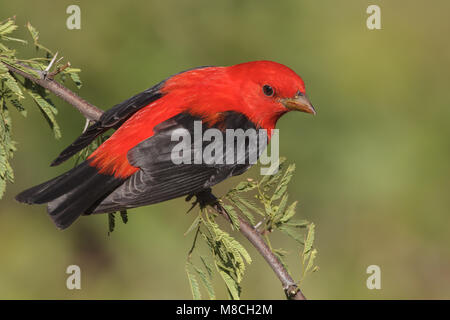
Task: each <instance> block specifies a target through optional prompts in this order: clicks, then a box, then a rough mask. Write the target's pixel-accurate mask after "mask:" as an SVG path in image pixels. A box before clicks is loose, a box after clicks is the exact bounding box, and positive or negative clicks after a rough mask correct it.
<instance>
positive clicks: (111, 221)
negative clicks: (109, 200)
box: [108, 213, 116, 235]
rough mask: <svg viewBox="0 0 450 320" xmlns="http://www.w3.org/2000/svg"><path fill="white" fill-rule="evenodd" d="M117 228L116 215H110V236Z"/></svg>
mask: <svg viewBox="0 0 450 320" xmlns="http://www.w3.org/2000/svg"><path fill="white" fill-rule="evenodd" d="M115 227H116V217H115V216H114V213H108V235H110V234H111V233H112V232H113V231H114V229H115Z"/></svg>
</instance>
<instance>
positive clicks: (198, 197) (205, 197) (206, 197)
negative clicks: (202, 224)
mask: <svg viewBox="0 0 450 320" xmlns="http://www.w3.org/2000/svg"><path fill="white" fill-rule="evenodd" d="M194 196H195V200H194V202H193V203H192V206H191V208H190V209H189V210H188V211H187V213H189V212H190V211H191V210H192V209H194V208H195V207H196V206H197V205H199V206H200V209H203V208H205V207H207V206H208V205H214V204H216V203H217V201H218V200H217V198H216V197H215V196H214V195H213V194H212V193H211V188H208V189H205V190H202V191H200V192H197V193H195V194H190V195H188V196H187V197H186V201H191V199H192V197H194Z"/></svg>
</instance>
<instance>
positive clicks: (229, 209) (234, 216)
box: [223, 204, 239, 230]
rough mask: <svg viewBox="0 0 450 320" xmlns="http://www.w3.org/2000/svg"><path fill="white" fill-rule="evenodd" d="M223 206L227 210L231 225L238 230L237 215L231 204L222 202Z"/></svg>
mask: <svg viewBox="0 0 450 320" xmlns="http://www.w3.org/2000/svg"><path fill="white" fill-rule="evenodd" d="M223 208H224V209H225V210H226V211H227V213H228V216H229V217H230V220H231V224H232V226H233V227H234V228H235V229H236V230H239V216H238V214H237V213H236V211H235V210H234V208H233V206H230V205H227V204H224V205H223Z"/></svg>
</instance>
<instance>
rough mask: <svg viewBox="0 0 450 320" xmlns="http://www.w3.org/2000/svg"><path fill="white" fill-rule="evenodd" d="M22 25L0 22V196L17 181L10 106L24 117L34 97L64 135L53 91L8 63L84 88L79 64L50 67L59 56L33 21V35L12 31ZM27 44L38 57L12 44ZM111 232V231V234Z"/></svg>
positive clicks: (36, 75) (84, 152)
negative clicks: (28, 101) (20, 52)
mask: <svg viewBox="0 0 450 320" xmlns="http://www.w3.org/2000/svg"><path fill="white" fill-rule="evenodd" d="M17 29H18V26H17V24H16V21H15V19H14V18H9V19H6V20H4V21H2V22H0V199H1V198H2V197H3V194H4V192H5V189H6V184H7V183H8V182H13V181H14V171H13V168H12V166H11V159H12V157H13V154H14V151H15V150H16V142H15V141H14V140H13V137H12V121H11V116H10V110H11V109H14V110H16V111H17V112H19V113H20V114H21V115H22V116H23V117H26V115H27V110H26V109H25V107H24V106H23V104H22V102H23V100H24V99H26V98H29V99H31V100H32V101H33V102H34V103H35V105H36V106H37V107H38V108H39V110H40V111H41V113H42V116H43V118H44V119H45V121H46V122H47V123H48V124H49V126H50V128H51V130H52V132H53V135H54V137H55V138H56V139H59V138H60V137H61V128H60V126H59V125H58V122H57V121H56V116H57V114H58V109H57V107H56V105H55V104H54V103H53V101H52V100H51V99H50V92H48V90H46V89H44V88H42V87H41V86H39V85H37V84H35V83H33V82H32V81H30V80H28V79H22V78H21V77H18V76H16V75H15V74H13V73H11V72H9V70H8V68H7V66H11V67H14V68H16V69H19V70H21V71H23V72H25V73H27V74H29V75H31V76H33V77H34V78H36V79H42V77H44V76H51V77H52V78H54V79H55V80H57V81H60V82H63V83H64V82H67V80H68V79H70V81H72V82H73V83H74V84H75V86H76V87H77V88H78V89H79V88H81V85H82V82H81V79H80V76H79V73H80V72H81V70H80V69H78V68H73V67H71V66H70V63H69V62H66V63H63V62H62V61H61V59H60V60H57V61H56V63H54V64H53V65H52V70H47V69H48V65H49V64H50V62H51V61H52V59H53V58H55V53H54V52H53V51H51V50H50V49H48V48H47V47H46V46H44V45H43V44H41V43H40V41H39V32H38V31H37V30H36V28H34V27H33V26H32V25H31V24H30V23H27V25H26V30H27V32H28V34H29V37H30V39H29V40H25V39H19V38H16V37H12V36H11V34H13V33H14V31H16V30H17ZM14 44H15V45H18V46H19V48H20V46H26V45H32V46H33V47H34V48H35V49H36V57H33V58H28V59H23V58H20V57H19V56H18V55H17V52H16V49H15V48H12V47H11V45H14ZM106 138H107V137H105V136H101V137H98V138H97V139H96V140H95V141H94V142H93V143H91V144H90V145H89V146H88V147H86V148H85V149H83V150H82V151H80V153H79V154H78V155H77V157H76V160H75V165H77V164H78V163H79V162H81V161H83V160H85V159H86V158H87V157H88V156H89V155H90V154H91V153H92V151H94V150H95V149H97V148H98V146H99V145H100V144H102V143H103V141H105V140H106ZM120 216H121V218H122V221H123V222H124V223H126V222H127V221H128V216H127V212H126V211H123V212H120ZM108 224H109V233H111V232H112V231H113V230H114V227H115V220H114V214H113V213H111V214H109V215H108ZM109 233H108V234H109Z"/></svg>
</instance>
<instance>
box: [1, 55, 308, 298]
mask: <svg viewBox="0 0 450 320" xmlns="http://www.w3.org/2000/svg"><path fill="white" fill-rule="evenodd" d="M0 63H1V62H0ZM4 64H5V66H6V67H7V68H8V69H9V71H10V72H13V73H16V74H18V75H21V76H22V77H24V78H26V79H28V80H30V81H32V82H34V83H36V84H38V85H40V86H42V87H44V88H45V89H47V90H49V91H50V92H52V93H54V94H55V95H56V96H58V97H59V98H61V99H62V100H64V101H66V102H67V103H69V104H71V105H72V106H74V107H75V108H76V109H78V111H80V113H81V114H82V115H83V116H84V117H85V118H86V119H88V120H92V121H97V120H99V119H100V117H101V115H102V114H103V111H102V110H101V109H99V108H97V107H96V106H94V105H92V104H90V103H89V102H87V101H86V100H84V99H82V98H81V97H79V96H78V95H76V94H75V93H74V92H72V91H71V90H69V89H67V88H66V87H64V86H63V85H61V84H60V83H58V82H56V81H54V80H53V79H51V78H49V77H46V76H45V75H44V74H43V73H42V72H41V71H38V70H34V69H33V70H34V71H35V72H37V73H38V74H40V75H41V78H39V79H38V78H35V77H33V76H32V75H30V74H28V73H26V72H24V71H22V70H19V69H17V68H15V67H13V66H11V65H8V64H6V63H4ZM205 197H206V198H205ZM202 200H206V201H207V202H206V203H209V205H211V207H212V208H214V210H216V211H217V212H218V213H219V214H220V215H221V216H223V217H224V218H225V219H227V220H228V221H230V222H231V220H230V217H229V215H228V212H227V211H226V210H225V208H224V207H223V206H222V205H221V204H220V201H219V200H218V199H217V198H216V197H215V196H214V195H213V194H212V193H211V192H210V191H208V192H205V193H204V194H202ZM239 226H240V227H239V230H240V232H241V233H242V234H243V235H244V236H245V237H246V238H247V239H248V240H249V241H250V243H251V244H252V245H253V246H254V247H255V248H256V249H257V250H258V252H259V253H260V254H261V255H262V256H263V257H264V259H265V260H266V261H267V263H268V264H269V265H270V267H271V268H272V270H273V271H274V272H275V274H276V275H277V277H278V279H280V281H281V284H282V286H283V289H284V292H285V294H286V297H287V298H288V299H291V300H305V299H306V298H305V296H304V295H303V294H302V292H301V291H300V288H299V287H298V286H297V285H296V283H295V282H294V280H293V279H292V278H291V276H290V275H289V273H288V272H287V270H286V269H285V268H284V267H283V265H282V264H281V262H280V261H279V260H278V258H277V257H276V256H275V254H274V253H273V252H272V250H270V248H269V247H268V246H267V244H266V242H265V241H264V239H263V238H262V237H261V234H260V233H259V232H258V230H256V229H255V228H254V227H253V226H251V225H250V224H249V223H248V222H247V221H245V220H244V219H243V218H241V217H239Z"/></svg>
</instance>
